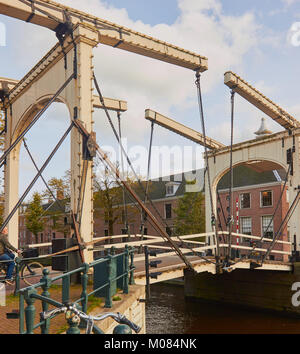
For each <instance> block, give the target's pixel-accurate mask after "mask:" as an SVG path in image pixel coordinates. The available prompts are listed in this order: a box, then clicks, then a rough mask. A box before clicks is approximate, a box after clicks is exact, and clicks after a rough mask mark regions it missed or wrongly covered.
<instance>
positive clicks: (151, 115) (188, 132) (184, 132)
mask: <svg viewBox="0 0 300 354" xmlns="http://www.w3.org/2000/svg"><path fill="white" fill-rule="evenodd" d="M145 118H146V119H147V120H149V121H151V122H154V123H155V124H158V125H160V126H162V127H164V128H166V129H169V130H171V131H172V132H173V133H176V134H179V135H181V136H183V137H184V138H187V139H189V140H192V141H193V142H195V143H197V144H200V145H202V146H204V136H203V135H202V134H201V133H199V132H197V131H196V130H193V129H191V128H188V127H186V126H185V125H183V124H181V123H178V122H176V121H175V120H173V119H170V118H167V117H165V116H163V115H162V114H159V113H157V112H155V111H152V110H151V109H146V110H145ZM205 141H206V146H207V147H208V148H209V149H212V150H214V149H220V148H222V147H224V146H225V145H223V144H222V143H220V142H218V141H216V140H214V139H212V138H208V137H206V139H205Z"/></svg>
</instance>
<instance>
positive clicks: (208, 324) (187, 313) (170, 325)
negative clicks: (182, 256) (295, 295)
mask: <svg viewBox="0 0 300 354" xmlns="http://www.w3.org/2000/svg"><path fill="white" fill-rule="evenodd" d="M146 329H147V333H149V334H208V333H238V334H246V333H262V334H272V333H274V334H278V333H284V334H288V333H291V334H292V333H297V334H299V333H300V318H291V317H284V316H281V315H280V314H277V313H276V314H274V313H267V312H262V311H260V310H252V309H251V310H249V309H241V308H236V307H234V306H229V305H224V304H212V303H207V302H206V303H204V302H193V301H189V300H186V299H185V298H184V290H183V287H181V286H174V285H167V284H153V285H151V299H150V301H149V302H147V305H146Z"/></svg>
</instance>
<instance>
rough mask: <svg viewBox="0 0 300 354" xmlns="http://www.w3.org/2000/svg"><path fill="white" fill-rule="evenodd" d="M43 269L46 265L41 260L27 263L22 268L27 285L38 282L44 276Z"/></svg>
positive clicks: (22, 275) (22, 277)
mask: <svg viewBox="0 0 300 354" xmlns="http://www.w3.org/2000/svg"><path fill="white" fill-rule="evenodd" d="M43 269H44V266H42V265H41V263H39V262H30V263H26V264H24V266H23V267H22V270H21V279H23V280H24V282H25V283H26V284H27V285H33V284H35V283H38V282H39V281H40V279H41V277H42V276H43Z"/></svg>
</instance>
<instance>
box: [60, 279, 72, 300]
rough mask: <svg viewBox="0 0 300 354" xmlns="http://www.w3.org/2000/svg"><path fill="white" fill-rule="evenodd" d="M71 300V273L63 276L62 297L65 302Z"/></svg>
mask: <svg viewBox="0 0 300 354" xmlns="http://www.w3.org/2000/svg"><path fill="white" fill-rule="evenodd" d="M69 300H70V275H65V276H64V277H63V278H62V298H61V301H62V303H63V304H65V303H68V302H69Z"/></svg>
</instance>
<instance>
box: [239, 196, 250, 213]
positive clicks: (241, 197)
mask: <svg viewBox="0 0 300 354" xmlns="http://www.w3.org/2000/svg"><path fill="white" fill-rule="evenodd" d="M243 194H249V199H250V206H249V207H248V208H242V195H243ZM239 197H240V198H239V199H240V209H241V210H245V209H251V193H250V192H245V193H241V194H240V196H239Z"/></svg>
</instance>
